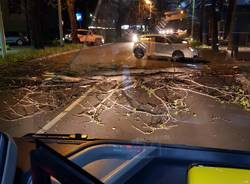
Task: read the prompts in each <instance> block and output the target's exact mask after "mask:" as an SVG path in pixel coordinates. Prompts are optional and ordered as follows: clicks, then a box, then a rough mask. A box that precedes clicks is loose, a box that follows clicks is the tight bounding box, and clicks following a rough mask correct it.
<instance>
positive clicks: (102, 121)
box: [5, 43, 250, 150]
mask: <svg viewBox="0 0 250 184" xmlns="http://www.w3.org/2000/svg"><path fill="white" fill-rule="evenodd" d="M131 50H132V43H119V44H111V45H106V46H102V47H95V48H89V49H85V50H82V51H81V52H80V53H79V54H78V55H77V56H76V57H75V59H74V60H72V62H71V63H70V67H71V69H72V71H75V72H77V73H79V75H84V74H86V73H90V74H91V72H93V69H94V71H95V73H97V74H98V72H100V71H101V70H102V71H103V69H105V71H106V70H107V71H111V72H109V73H112V72H113V73H115V72H116V71H118V70H120V71H121V75H120V76H116V77H114V76H112V77H103V76H102V77H100V76H91V77H92V79H95V81H96V82H95V83H93V84H90V85H86V86H84V88H86V89H85V90H84V92H83V93H82V94H81V95H80V96H79V98H77V99H75V100H74V101H73V102H72V103H71V104H69V105H67V107H66V108H64V109H61V110H60V112H58V113H57V114H54V115H53V116H52V115H50V116H46V117H44V116H41V115H38V116H36V117H33V118H32V119H30V120H27V119H26V120H25V121H20V122H18V123H16V124H15V126H12V127H11V128H8V127H7V126H6V128H5V130H6V131H7V132H9V133H10V134H12V135H17V136H21V135H24V134H25V133H30V132H37V133H82V134H87V135H88V136H89V137H90V138H104V139H123V140H133V141H140V140H143V141H150V142H161V143H170V144H186V145H196V146H205V147H217V148H228V149H244V150H250V143H249V139H250V134H249V132H250V114H249V112H246V111H244V110H243V108H242V107H240V106H239V105H236V104H228V103H220V102H218V101H216V100H214V99H212V98H210V97H207V96H205V95H200V94H197V93H192V92H188V93H187V94H188V95H187V96H186V97H185V98H183V99H184V101H183V102H185V107H186V106H187V107H188V108H189V110H188V113H186V112H180V113H178V114H177V113H175V112H176V111H173V112H172V110H171V112H168V114H167V113H166V112H165V111H166V109H168V107H170V106H171V105H170V106H167V107H166V104H164V103H163V102H162V101H161V99H165V100H166V99H168V98H169V99H172V98H173V99H176V98H177V96H178V95H179V96H178V98H182V97H183V95H184V93H182V92H181V93H179V92H176V91H172V92H171V91H168V88H161V89H159V90H158V91H154V89H155V88H157V87H160V86H162V81H169V80H170V79H171V76H170V75H169V74H158V73H157V72H155V74H153V75H147V76H137V77H134V76H133V75H132V73H133V72H139V73H140V71H141V69H150V70H151V71H152V70H156V71H157V69H164V70H169V71H173V70H174V69H173V68H172V63H171V62H170V61H167V60H162V59H160V60H159V59H142V60H138V59H136V58H134V57H133V55H132V52H131ZM97 66H98V67H97ZM138 68H139V69H140V70H138ZM202 68H204V65H203V64H202V63H200V64H197V63H189V64H183V63H177V64H175V70H176V71H181V72H182V73H184V74H185V72H186V74H190V73H191V74H192V73H199V72H200V70H201V69H202ZM88 69H89V70H88ZM150 70H148V71H150ZM101 73H102V72H100V74H101ZM118 73H119V72H118ZM153 73H154V72H153ZM187 76H189V75H187ZM91 77H89V78H91ZM214 77H215V78H216V77H217V76H214ZM170 82H171V81H170ZM211 83H213V82H211ZM79 87H80V86H79ZM155 94H156V96H154V95H155ZM152 95H153V96H152ZM164 95H167V97H164ZM170 96H171V97H170ZM172 96H173V97H172ZM157 97H160V98H161V99H159V98H157ZM128 98H130V100H129V99H128ZM171 107H172V106H171ZM145 112H146V113H145ZM159 113H160V114H164V115H159V116H161V118H160V119H159V118H158V115H156V114H159ZM169 114H171V116H170V115H169ZM173 114H174V115H173ZM172 116H174V117H172Z"/></svg>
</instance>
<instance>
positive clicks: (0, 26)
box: [0, 3, 6, 58]
mask: <svg viewBox="0 0 250 184" xmlns="http://www.w3.org/2000/svg"><path fill="white" fill-rule="evenodd" d="M0 39H1V46H2V47H1V51H2V57H3V58H4V57H5V56H6V39H5V33H4V25H3V16H2V8H1V3H0Z"/></svg>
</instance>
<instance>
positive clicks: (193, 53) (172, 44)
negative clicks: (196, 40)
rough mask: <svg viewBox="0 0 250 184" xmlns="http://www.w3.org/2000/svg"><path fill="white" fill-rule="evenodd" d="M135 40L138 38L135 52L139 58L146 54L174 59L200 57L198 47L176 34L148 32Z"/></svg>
mask: <svg viewBox="0 0 250 184" xmlns="http://www.w3.org/2000/svg"><path fill="white" fill-rule="evenodd" d="M133 40H136V42H135V43H134V48H133V52H134V55H135V57H136V58H138V59H141V58H143V57H144V56H165V57H172V59H173V60H179V59H182V58H195V57H198V51H197V49H195V48H193V47H192V46H191V45H189V44H188V42H187V41H185V40H183V39H180V38H178V37H177V36H174V35H161V34H148V35H142V36H140V37H139V38H138V39H135V38H133Z"/></svg>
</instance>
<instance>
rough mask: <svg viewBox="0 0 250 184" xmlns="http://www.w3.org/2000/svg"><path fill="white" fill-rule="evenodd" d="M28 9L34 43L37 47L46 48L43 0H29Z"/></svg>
mask: <svg viewBox="0 0 250 184" xmlns="http://www.w3.org/2000/svg"><path fill="white" fill-rule="evenodd" d="M28 10H29V15H30V16H29V17H30V20H29V21H30V25H31V27H30V28H31V40H32V42H31V43H32V45H33V46H34V48H36V49H42V48H44V39H43V12H42V10H43V1H42V0H36V1H34V0H28Z"/></svg>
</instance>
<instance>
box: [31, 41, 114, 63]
mask: <svg viewBox="0 0 250 184" xmlns="http://www.w3.org/2000/svg"><path fill="white" fill-rule="evenodd" d="M111 44H113V43H107V44H103V45H101V46H93V47H86V48H80V49H74V50H69V51H65V52H60V53H56V54H52V55H48V56H44V57H40V58H35V59H32V60H29V61H28V62H36V61H42V60H46V59H51V58H54V57H58V56H62V55H67V54H72V53H76V52H79V51H81V50H89V49H96V48H99V47H104V46H109V45H111Z"/></svg>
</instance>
